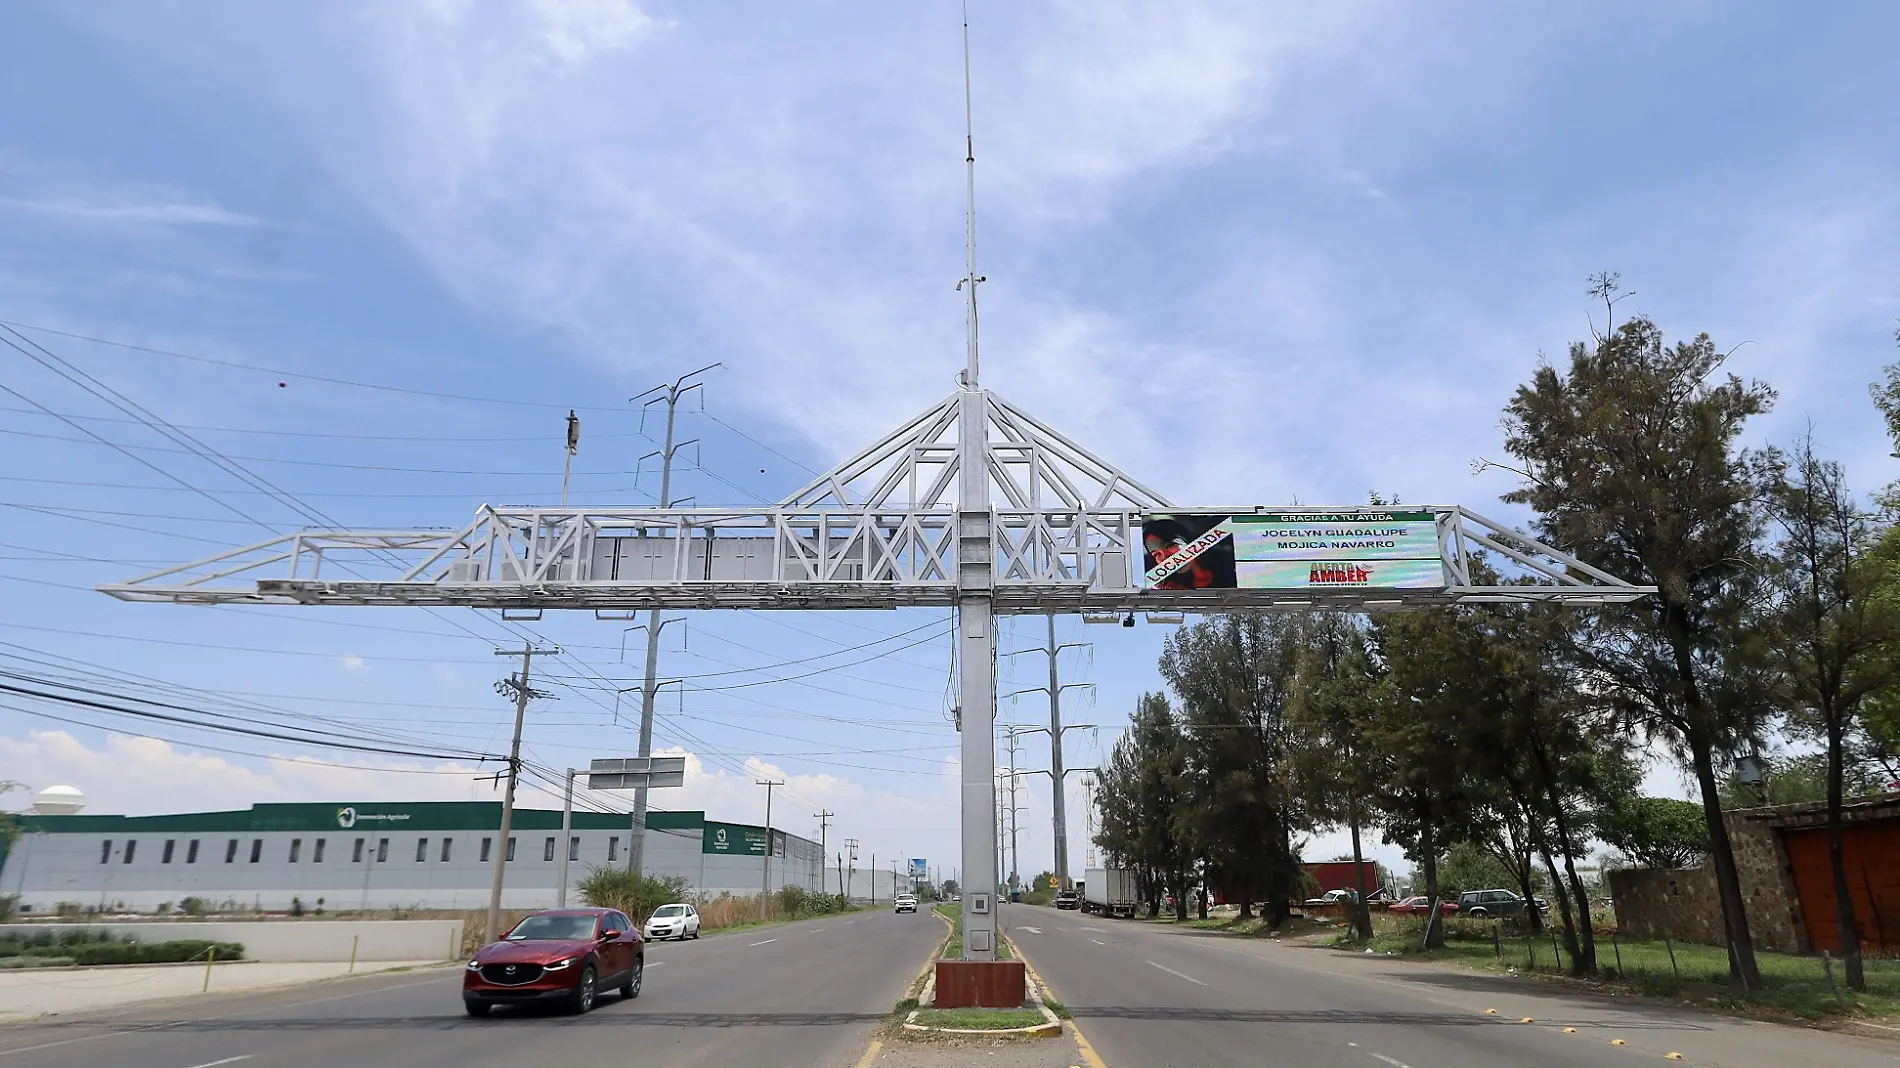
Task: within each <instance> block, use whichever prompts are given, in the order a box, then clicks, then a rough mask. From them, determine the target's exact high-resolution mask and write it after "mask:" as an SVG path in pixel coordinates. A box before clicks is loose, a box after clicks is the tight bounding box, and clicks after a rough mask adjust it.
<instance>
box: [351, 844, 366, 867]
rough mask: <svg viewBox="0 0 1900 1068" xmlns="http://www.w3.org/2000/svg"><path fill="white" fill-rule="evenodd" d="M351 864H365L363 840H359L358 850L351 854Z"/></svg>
mask: <svg viewBox="0 0 1900 1068" xmlns="http://www.w3.org/2000/svg"><path fill="white" fill-rule="evenodd" d="M350 863H351V864H361V863H363V840H362V839H361V838H358V839H357V840H356V848H355V849H354V850H352V851H351V853H350Z"/></svg>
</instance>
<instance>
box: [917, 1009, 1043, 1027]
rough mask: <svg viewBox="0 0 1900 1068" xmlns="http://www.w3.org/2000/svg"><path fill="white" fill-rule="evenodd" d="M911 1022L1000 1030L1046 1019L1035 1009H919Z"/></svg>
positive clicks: (937, 1025)
mask: <svg viewBox="0 0 1900 1068" xmlns="http://www.w3.org/2000/svg"><path fill="white" fill-rule="evenodd" d="M912 1022H914V1023H918V1024H922V1025H923V1026H925V1027H960V1028H968V1029H970V1030H974V1031H1000V1030H1002V1029H1004V1028H1008V1027H1036V1026H1038V1025H1040V1024H1044V1023H1047V1022H1048V1021H1047V1020H1045V1019H1044V1018H1043V1015H1042V1013H1040V1012H1037V1011H1036V1010H1035V1009H920V1010H918V1012H917V1019H916V1020H914V1021H912Z"/></svg>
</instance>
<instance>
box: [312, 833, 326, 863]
mask: <svg viewBox="0 0 1900 1068" xmlns="http://www.w3.org/2000/svg"><path fill="white" fill-rule="evenodd" d="M327 841H329V839H328V838H319V839H317V841H316V844H315V845H312V846H311V847H310V863H312V864H321V863H323V843H325V842H327Z"/></svg>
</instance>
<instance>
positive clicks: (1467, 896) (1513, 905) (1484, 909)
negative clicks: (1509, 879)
mask: <svg viewBox="0 0 1900 1068" xmlns="http://www.w3.org/2000/svg"><path fill="white" fill-rule="evenodd" d="M1539 906H1540V907H1539V909H1538V911H1540V912H1541V911H1543V909H1545V908H1548V907H1549V906H1548V905H1543V904H1542V903H1541V902H1540V903H1539ZM1458 908H1459V911H1461V912H1463V913H1464V914H1465V915H1466V916H1473V917H1486V916H1522V915H1524V899H1523V898H1521V897H1518V896H1517V894H1516V893H1515V892H1514V891H1510V890H1467V891H1465V892H1464V893H1462V894H1459V895H1458Z"/></svg>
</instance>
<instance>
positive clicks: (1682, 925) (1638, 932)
mask: <svg viewBox="0 0 1900 1068" xmlns="http://www.w3.org/2000/svg"><path fill="white" fill-rule="evenodd" d="M1790 807H1791V806H1790ZM1783 815H1784V813H1783V811H1782V810H1777V809H1739V810H1737V811H1733V812H1726V813H1723V822H1724V823H1726V824H1727V826H1728V835H1729V847H1730V849H1731V850H1732V851H1733V852H1734V855H1735V870H1736V873H1737V875H1738V876H1739V877H1740V881H1741V884H1742V901H1743V906H1744V908H1745V909H1746V911H1747V913H1748V930H1749V934H1750V935H1751V936H1752V937H1753V938H1754V941H1755V948H1756V949H1764V950H1772V951H1775V952H1778V953H1806V952H1808V951H1809V946H1808V944H1807V934H1806V929H1805V927H1804V925H1803V924H1802V920H1801V902H1800V898H1799V897H1798V895H1797V894H1796V893H1795V886H1794V869H1793V867H1792V866H1791V865H1790V864H1789V863H1788V851H1787V849H1786V848H1785V847H1784V846H1783V845H1782V841H1781V832H1780V830H1779V829H1778V828H1777V826H1776V824H1777V823H1779V822H1781V819H1782V818H1783ZM1609 881H1610V896H1611V897H1612V898H1614V899H1615V901H1616V916H1617V922H1618V924H1619V926H1620V927H1621V929H1622V931H1623V933H1624V934H1626V935H1628V936H1630V937H1632V938H1663V937H1668V938H1672V939H1675V940H1676V941H1678V942H1700V943H1704V944H1706V945H1712V946H1719V945H1724V944H1726V943H1727V942H1728V935H1727V934H1726V933H1725V932H1724V931H1723V928H1722V899H1721V896H1720V895H1719V894H1718V893H1717V891H1716V886H1715V869H1714V868H1713V867H1712V866H1710V865H1708V864H1704V865H1703V866H1702V867H1700V868H1692V869H1687V870H1673V871H1672V870H1664V869H1659V868H1644V869H1635V870H1629V871H1613V872H1611V873H1610V878H1609Z"/></svg>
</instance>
